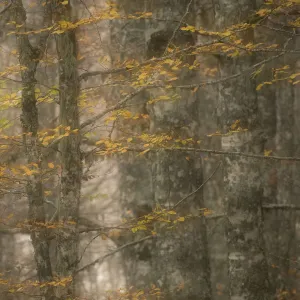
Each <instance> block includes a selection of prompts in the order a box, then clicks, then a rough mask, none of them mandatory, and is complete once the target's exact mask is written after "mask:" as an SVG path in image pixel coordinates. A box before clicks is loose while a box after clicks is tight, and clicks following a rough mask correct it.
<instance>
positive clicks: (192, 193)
mask: <svg viewBox="0 0 300 300" xmlns="http://www.w3.org/2000/svg"><path fill="white" fill-rule="evenodd" d="M221 164H222V162H219V164H218V165H217V167H216V168H215V170H214V171H213V172H212V173H211V175H210V176H209V177H208V178H207V179H206V180H205V181H204V182H203V183H202V184H201V185H200V186H199V187H198V188H197V189H196V190H194V191H193V192H191V193H190V194H188V195H187V196H185V197H183V198H182V199H181V200H179V201H178V202H177V203H176V204H175V205H174V206H173V207H172V209H174V208H177V207H178V206H179V205H180V204H182V202H184V201H185V200H186V199H188V198H189V197H191V196H193V195H194V194H196V193H197V192H198V191H199V190H200V189H202V188H203V187H204V185H205V184H206V183H207V182H208V181H209V180H210V179H211V178H212V177H213V176H214V175H215V174H216V172H217V171H218V169H219V168H220V166H221Z"/></svg>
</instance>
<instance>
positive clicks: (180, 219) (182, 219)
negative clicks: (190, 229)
mask: <svg viewBox="0 0 300 300" xmlns="http://www.w3.org/2000/svg"><path fill="white" fill-rule="evenodd" d="M184 220H185V218H184V217H180V218H178V219H177V221H179V222H184Z"/></svg>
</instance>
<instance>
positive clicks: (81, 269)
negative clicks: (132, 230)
mask: <svg viewBox="0 0 300 300" xmlns="http://www.w3.org/2000/svg"><path fill="white" fill-rule="evenodd" d="M154 237H155V236H153V235H148V236H146V237H144V238H142V239H140V240H137V241H134V242H130V243H127V244H125V245H123V246H121V247H119V248H117V249H115V250H114V251H112V252H110V253H108V254H106V255H104V256H102V257H99V258H98V259H96V260H94V261H93V262H91V263H90V264H87V265H85V266H83V267H82V268H80V269H78V270H77V271H76V272H75V275H76V274H78V273H79V272H82V271H85V270H87V269H89V268H91V267H93V266H94V265H96V264H101V263H103V261H104V260H105V259H106V258H108V257H110V256H112V255H114V254H116V253H118V252H120V251H122V250H124V249H126V248H128V247H132V246H135V245H137V244H140V243H142V242H144V241H146V240H149V239H152V238H154Z"/></svg>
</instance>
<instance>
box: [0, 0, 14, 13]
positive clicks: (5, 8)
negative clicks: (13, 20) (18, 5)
mask: <svg viewBox="0 0 300 300" xmlns="http://www.w3.org/2000/svg"><path fill="white" fill-rule="evenodd" d="M11 5H12V2H11V1H9V3H8V4H7V5H6V6H5V7H4V8H3V9H2V10H1V11H0V15H2V14H4V13H5V12H6V11H7V10H8V9H9V8H10V7H11Z"/></svg>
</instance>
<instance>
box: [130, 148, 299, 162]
mask: <svg viewBox="0 0 300 300" xmlns="http://www.w3.org/2000/svg"><path fill="white" fill-rule="evenodd" d="M145 150H146V149H145V148H127V151H132V152H143V151H145ZM147 150H149V152H156V151H161V150H165V151H184V152H199V153H209V154H214V155H219V154H221V155H235V156H244V157H249V158H255V159H263V160H282V161H300V157H294V156H272V155H270V156H264V155H259V154H251V153H245V152H235V151H222V150H212V149H197V148H188V147H186V148H184V147H181V148H172V147H169V148H167V147H166V148H155V149H154V148H153V149H147Z"/></svg>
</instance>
